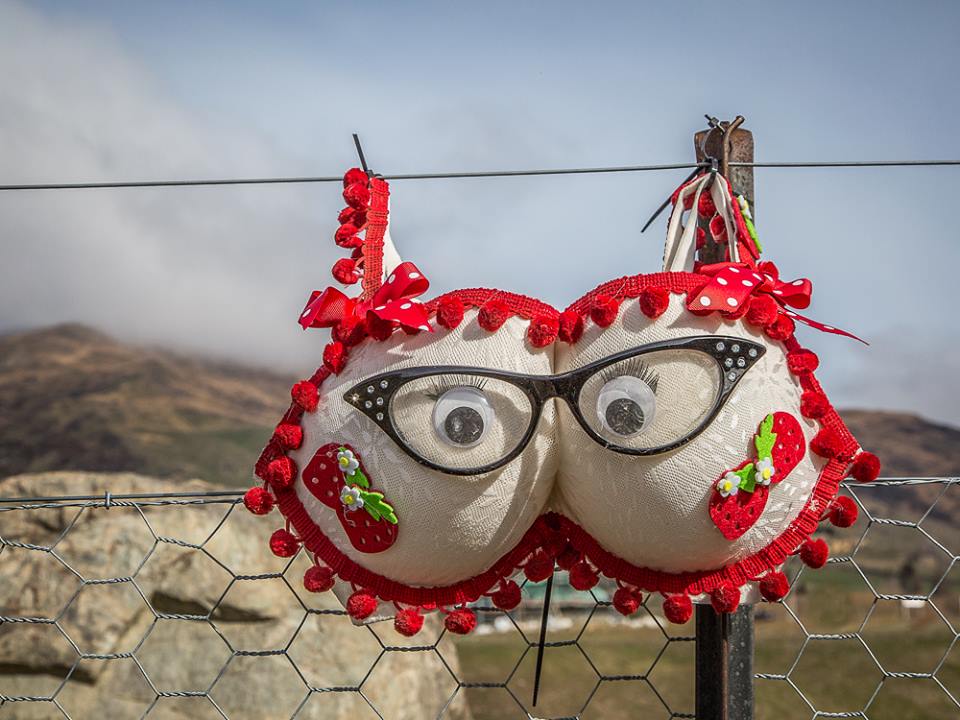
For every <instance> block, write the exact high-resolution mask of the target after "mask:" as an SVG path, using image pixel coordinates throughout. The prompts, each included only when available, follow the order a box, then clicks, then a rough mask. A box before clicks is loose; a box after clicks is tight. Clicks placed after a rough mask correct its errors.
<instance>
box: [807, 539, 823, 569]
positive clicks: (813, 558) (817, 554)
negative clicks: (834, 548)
mask: <svg viewBox="0 0 960 720" xmlns="http://www.w3.org/2000/svg"><path fill="white" fill-rule="evenodd" d="M829 556H830V548H828V547H827V544H826V543H825V542H824V541H823V540H821V539H820V538H817V539H816V540H807V541H806V542H805V543H804V544H803V545H802V546H801V547H800V559H801V560H802V561H803V564H804V565H806V566H808V567H812V568H814V569H817V568H822V567H823V566H824V565H826V564H827V558H828V557H829Z"/></svg>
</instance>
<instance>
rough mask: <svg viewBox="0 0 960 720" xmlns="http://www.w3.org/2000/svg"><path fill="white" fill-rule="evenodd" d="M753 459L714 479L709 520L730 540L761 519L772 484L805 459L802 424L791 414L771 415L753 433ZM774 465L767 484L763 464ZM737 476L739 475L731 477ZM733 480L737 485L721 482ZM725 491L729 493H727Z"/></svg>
mask: <svg viewBox="0 0 960 720" xmlns="http://www.w3.org/2000/svg"><path fill="white" fill-rule="evenodd" d="M753 446H754V452H753V453H752V454H753V455H754V457H755V459H754V460H744V461H743V462H742V463H740V465H738V466H737V467H735V468H732V469H731V470H727V471H726V472H724V473H723V474H721V475H720V477H719V478H718V479H717V480H716V481H715V482H714V485H713V496H712V497H711V498H710V519H711V520H713V524H714V525H716V526H717V529H718V530H719V531H720V533H721V534H722V535H723V536H724V537H725V538H726V539H727V540H736V539H737V538H738V537H740V536H741V535H743V534H744V533H745V532H746V531H747V530H749V529H750V528H751V527H753V525H754V524H755V523H756V522H757V520H758V519H759V518H760V515H761V514H762V513H763V510H764V508H765V507H766V505H767V498H768V497H769V496H770V489H769V486H770V485H776V484H777V483H778V482H780V481H781V480H783V479H784V478H786V477H787V476H788V475H789V474H790V473H791V472H792V471H793V469H794V468H795V467H796V466H797V464H798V463H799V462H800V460H801V459H802V458H803V456H804V453H805V452H806V449H807V443H806V440H805V439H804V436H803V430H802V429H801V428H800V423H799V422H797V420H796V418H794V417H793V416H792V415H790V414H789V413H784V412H777V413H773V414H772V415H768V416H767V417H765V418H764V419H763V422H761V423H760V427H759V428H758V429H757V434H756V435H755V436H754V442H753ZM770 463H772V465H773V474H772V475H771V476H770V477H769V480H768V483H769V484H764V478H763V476H762V471H763V468H764V466H765V465H766V466H768V465H769V464H770ZM733 475H735V476H736V478H733V477H732V476H733ZM728 476H730V477H729V479H734V480H735V481H736V483H737V485H738V487H736V488H730V487H728V486H726V485H724V487H723V490H724V492H721V485H722V484H723V483H724V481H725V480H727V479H728ZM725 493H726V494H725Z"/></svg>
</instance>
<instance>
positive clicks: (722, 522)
mask: <svg viewBox="0 0 960 720" xmlns="http://www.w3.org/2000/svg"><path fill="white" fill-rule="evenodd" d="M747 466H751V467H752V466H753V462H752V461H750V460H747V461H744V462H743V463H741V465H740V467H738V468H735V469H734V472H735V471H736V470H742V469H743V468H745V467H747ZM724 475H726V473H724ZM721 477H722V476H721ZM769 496H770V491H769V489H767V487H765V486H763V485H757V486H756V487H755V488H754V491H753V492H746V491H745V490H741V491H738V492H737V493H736V494H735V495H728V496H726V497H724V496H723V495H721V494H720V491H719V490H717V487H716V483H714V488H713V497H711V498H710V519H711V520H713V524H714V525H716V526H717V529H718V530H719V531H720V533H721V534H722V535H723V536H724V537H725V538H726V539H727V540H736V539H737V538H738V537H740V536H741V535H743V534H744V533H745V532H746V531H747V530H749V529H750V528H751V527H753V525H754V523H756V522H757V519H758V518H759V517H760V515H761V514H762V513H763V509H764V508H765V507H766V506H767V498H768V497H769Z"/></svg>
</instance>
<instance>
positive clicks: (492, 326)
mask: <svg viewBox="0 0 960 720" xmlns="http://www.w3.org/2000/svg"><path fill="white" fill-rule="evenodd" d="M508 317H510V308H508V307H507V305H506V303H503V302H501V301H500V300H488V301H487V302H485V303H484V304H483V305H482V306H481V307H480V314H479V315H478V317H477V322H478V323H480V327H482V328H483V329H484V330H486V331H487V332H496V331H497V330H499V329H500V328H501V326H502V325H503V324H504V323H505V322H506V321H507V318H508Z"/></svg>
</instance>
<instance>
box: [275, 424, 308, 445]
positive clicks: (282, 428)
mask: <svg viewBox="0 0 960 720" xmlns="http://www.w3.org/2000/svg"><path fill="white" fill-rule="evenodd" d="M273 439H274V440H276V441H277V442H278V443H279V444H280V447H282V448H283V449H284V450H296V449H297V448H299V447H300V446H301V445H302V444H303V428H302V427H300V426H299V425H294V424H293V423H280V424H279V425H277V428H276V430H274V431H273Z"/></svg>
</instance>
